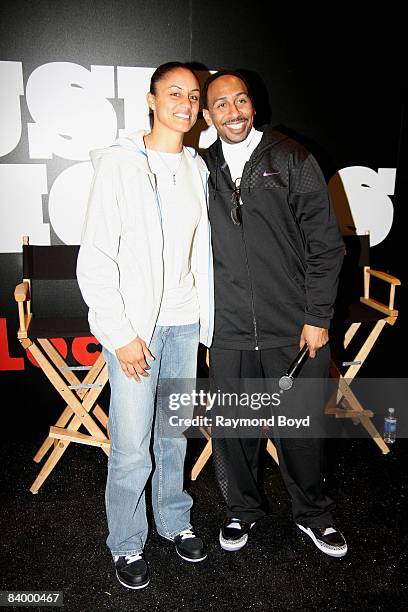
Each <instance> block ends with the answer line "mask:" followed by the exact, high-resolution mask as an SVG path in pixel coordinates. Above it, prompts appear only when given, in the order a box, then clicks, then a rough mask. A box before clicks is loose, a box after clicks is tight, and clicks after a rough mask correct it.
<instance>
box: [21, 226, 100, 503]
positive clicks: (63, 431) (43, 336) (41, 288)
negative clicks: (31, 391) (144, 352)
mask: <svg viewBox="0 0 408 612" xmlns="http://www.w3.org/2000/svg"><path fill="white" fill-rule="evenodd" d="M78 250H79V246H77V245H75V246H71V245H62V246H32V245H30V244H29V240H28V237H27V236H24V237H23V282H22V283H20V284H19V285H17V287H16V289H15V292H14V297H15V300H16V301H17V303H18V314H19V324H20V326H19V330H18V333H17V337H18V339H19V341H20V343H21V344H22V346H23V347H24V348H25V349H26V350H28V351H29V352H30V353H31V355H32V357H33V358H34V359H35V361H36V362H37V364H38V365H39V367H40V368H41V370H42V371H43V372H44V374H45V375H46V377H47V378H48V380H49V381H50V382H51V384H52V385H53V386H54V388H55V389H56V391H58V393H59V394H60V396H61V397H62V399H63V400H64V402H65V403H66V407H65V409H64V410H63V412H62V413H61V416H60V417H59V419H58V420H57V422H56V423H55V425H54V426H52V427H50V431H49V434H48V436H47V438H46V439H45V440H44V442H43V444H42V445H41V447H40V448H39V450H38V452H37V453H36V455H35V456H34V461H35V462H37V463H39V462H40V461H41V460H42V459H43V458H44V457H45V455H46V454H47V453H48V452H49V456H48V459H47V460H46V462H45V463H44V465H43V467H42V469H41V471H40V473H39V474H38V476H37V478H36V479H35V481H34V483H33V484H32V486H31V488H30V491H31V493H38V490H39V488H40V487H41V485H42V484H43V483H44V481H45V480H46V479H47V478H48V476H49V475H50V473H51V471H52V470H53V469H54V467H55V466H56V465H57V463H58V461H59V460H60V459H61V457H62V455H63V454H64V452H65V450H66V449H67V448H68V446H69V444H70V443H71V442H77V443H80V444H88V445H91V446H99V447H100V448H102V450H103V451H104V452H105V453H106V454H107V455H108V454H109V435H108V429H107V424H108V418H107V415H106V414H105V412H104V411H103V410H102V408H101V407H100V406H99V404H97V399H98V397H99V395H100V393H101V391H102V389H103V387H104V385H105V384H106V382H107V380H108V372H107V365H106V363H105V360H104V358H103V355H102V353H100V354H99V356H98V357H97V358H96V361H95V363H94V364H93V365H92V366H89V367H88V366H72V367H70V366H68V365H67V363H66V362H65V361H64V359H63V358H62V356H61V354H60V353H59V352H58V351H57V350H56V349H55V347H54V346H53V344H52V342H51V339H53V338H76V337H91V336H92V334H91V332H90V329H89V326H88V320H87V307H86V305H85V303H84V302H83V299H82V296H81V293H80V291H79V287H78V283H77V280H76V261H77V257H78ZM75 371H85V372H86V374H85V377H84V378H83V380H82V381H81V380H79V378H78V377H77V375H76V374H75ZM80 428H82V429H83V430H84V431H82V432H81V431H79V430H80Z"/></svg>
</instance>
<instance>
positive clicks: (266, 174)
mask: <svg viewBox="0 0 408 612" xmlns="http://www.w3.org/2000/svg"><path fill="white" fill-rule="evenodd" d="M273 174H279V170H276V171H275V172H268V170H265V171H264V173H263V176H272V175H273Z"/></svg>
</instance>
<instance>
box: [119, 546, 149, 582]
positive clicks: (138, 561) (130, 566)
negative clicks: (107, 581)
mask: <svg viewBox="0 0 408 612" xmlns="http://www.w3.org/2000/svg"><path fill="white" fill-rule="evenodd" d="M113 560H114V562H115V567H116V577H117V579H118V580H119V582H120V584H122V585H123V586H125V587H127V588H128V589H144V588H145V587H147V585H148V584H149V581H150V575H149V566H148V565H147V563H146V561H145V560H144V559H143V556H142V555H141V554H138V555H126V556H124V557H118V556H115V557H113Z"/></svg>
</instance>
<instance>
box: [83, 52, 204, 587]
mask: <svg viewBox="0 0 408 612" xmlns="http://www.w3.org/2000/svg"><path fill="white" fill-rule="evenodd" d="M199 94H200V92H199V84H198V81H197V78H196V77H195V75H194V73H193V72H191V70H190V69H189V68H187V67H186V66H185V65H184V64H181V63H178V62H171V63H167V64H163V65H162V66H160V67H159V68H158V69H157V70H156V71H155V72H154V74H153V76H152V79H151V85H150V92H149V93H148V94H147V102H148V105H149V108H150V111H151V114H152V117H153V126H152V129H151V131H150V132H146V133H145V132H143V131H140V132H137V133H135V134H134V135H132V136H130V137H127V138H121V139H118V140H117V141H116V142H115V144H114V145H112V146H111V147H109V148H108V149H104V150H102V151H96V152H93V153H92V161H93V163H94V166H95V175H94V180H93V185H92V189H91V195H90V200H89V205H88V211H87V216H86V220H85V226H84V231H83V236H82V242H81V248H80V252H79V257H78V267H77V273H78V282H79V286H80V288H81V291H82V294H83V297H84V299H85V301H86V303H87V304H88V306H89V322H90V327H91V330H92V333H93V334H94V335H95V336H96V338H98V340H99V341H100V342H101V344H102V345H103V352H104V355H105V358H106V360H107V362H108V370H109V381H110V386H111V402H110V409H109V431H110V437H111V447H110V456H109V462H108V478H107V484H106V510H107V518H108V527H109V536H108V539H107V544H108V547H109V548H110V550H111V553H112V556H113V559H114V562H115V566H116V574H117V577H118V580H119V581H120V582H121V584H123V585H124V586H126V587H129V588H133V589H139V588H143V587H145V586H147V584H148V582H149V569H148V565H147V563H146V561H145V559H144V557H143V548H144V544H145V541H146V537H147V532H148V524H147V519H146V510H145V487H146V482H147V480H148V478H149V477H150V475H151V473H152V461H151V455H150V450H149V446H150V440H151V434H152V430H154V431H153V452H154V471H153V475H152V506H153V513H154V519H155V524H156V528H157V531H158V533H159V535H160V536H162V537H164V538H166V539H167V540H171V541H172V542H174V545H175V548H176V551H177V553H178V554H179V555H180V556H181V557H182V558H183V559H185V560H186V561H191V562H198V561H202V560H203V559H205V558H206V551H205V546H204V543H203V541H202V540H201V538H199V537H198V536H197V535H196V534H195V532H194V530H193V528H192V525H191V523H190V509H191V506H192V499H191V497H190V496H189V495H188V494H187V493H186V492H185V491H184V490H183V468H184V459H185V451H186V439H185V437H184V436H183V435H182V431H183V429H184V427H183V426H182V420H181V418H180V419H179V422H180V425H179V426H177V427H176V428H173V431H172V428H171V426H170V424H171V423H174V419H170V418H169V417H170V416H174V415H176V416H179V417H183V418H185V417H189V416H191V414H192V406H191V407H183V408H182V410H183V413H182V414H180V413H179V415H177V413H170V410H169V397H168V396H169V392H170V386H169V385H168V384H167V385H166V381H168V380H169V379H172V385H171V392H172V393H174V392H177V393H182V392H191V391H192V390H193V388H194V380H195V376H196V362H197V348H198V342H199V341H200V342H202V343H203V344H205V345H206V346H209V345H210V344H211V339H212V329H213V315H214V306H213V277H212V256H211V240H210V229H209V223H208V215H207V204H206V182H207V170H206V167H205V164H204V162H203V161H202V160H201V158H200V157H199V156H198V155H197V153H196V152H195V151H194V150H191V149H189V148H186V147H183V137H184V134H185V133H187V132H188V131H189V130H190V129H191V128H192V126H193V125H194V124H195V122H196V119H197V114H198V110H199ZM174 397H176V396H175V395H173V396H172V398H173V399H174ZM176 424H177V419H176Z"/></svg>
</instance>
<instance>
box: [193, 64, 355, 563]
mask: <svg viewBox="0 0 408 612" xmlns="http://www.w3.org/2000/svg"><path fill="white" fill-rule="evenodd" d="M203 114H204V118H205V120H206V122H207V124H208V125H209V126H210V125H214V126H215V128H216V130H217V132H218V139H217V141H216V142H215V143H214V144H213V145H212V146H211V147H210V148H209V149H207V150H206V152H205V154H204V159H205V161H206V163H207V166H208V168H209V171H210V179H209V215H210V222H211V226H212V241H213V252H214V281H215V331H214V340H213V344H212V347H211V350H210V379H211V386H212V388H213V390H217V391H218V390H220V391H222V392H225V393H227V394H228V393H233V392H234V391H237V388H238V387H239V389H240V390H242V388H243V387H242V386H241V385H240V383H237V382H236V381H237V380H239V381H244V382H245V381H248V380H249V379H254V378H258V379H259V378H263V379H268V380H273V379H277V378H279V377H280V376H281V375H282V374H283V373H284V372H285V370H286V368H287V367H288V366H289V365H290V363H291V362H292V361H293V358H294V357H295V356H296V355H297V353H298V351H299V347H303V346H304V344H307V346H308V349H309V356H310V359H308V360H307V361H306V363H305V365H304V367H303V369H302V372H301V376H302V377H303V378H312V379H320V380H322V379H323V380H325V379H327V376H328V369H329V362H330V351H329V346H328V344H327V343H328V337H329V336H328V328H329V325H330V320H331V318H332V315H333V303H334V300H335V297H336V291H337V282H338V276H339V272H340V268H341V264H342V258H343V253H344V245H343V241H342V239H341V236H340V233H339V230H338V227H337V222H336V219H335V216H334V213H333V209H332V207H331V204H330V200H329V196H328V193H327V188H326V183H325V180H324V178H323V175H322V172H321V170H320V168H319V166H318V164H317V162H316V160H315V159H314V158H313V156H312V155H311V154H310V153H309V152H308V151H306V150H305V149H304V147H302V146H301V145H300V144H299V143H297V142H295V141H294V140H292V139H290V138H288V137H287V136H285V135H283V134H281V133H279V132H277V131H275V130H273V129H272V128H271V127H266V128H265V129H264V130H263V131H258V130H255V129H254V127H253V122H254V116H255V110H254V106H253V103H252V100H251V97H250V94H249V91H248V86H247V84H246V81H245V79H244V78H243V77H242V76H241V75H240V74H238V73H235V72H228V71H220V72H217V73H215V74H213V75H211V76H210V77H209V79H208V80H207V82H206V84H205V86H204V109H203ZM234 380H235V382H234ZM323 402H324V391H323V390H322V386H321V385H320V386H319V385H318V386H317V390H316V391H314V392H311V393H307V394H305V396H304V397H303V398H302V411H303V415H304V416H306V415H312V417H313V416H315V417H316V418H317V420H318V419H319V415H321V414H322V413H323ZM217 409H218V411H219V412H222V410H223V407H222V406H218V408H217ZM222 431H223V430H221V435H220V430H218V431H217V432H215V435H214V437H213V455H214V462H215V467H216V472H217V478H218V482H219V485H220V488H221V491H222V493H223V496H224V498H225V501H226V504H227V512H226V518H225V520H224V522H223V525H222V527H221V530H220V544H221V546H222V548H223V549H225V550H229V551H236V550H239V549H240V548H242V547H243V546H245V544H246V542H247V540H248V534H249V531H250V529H251V527H252V526H253V525H254V524H255V522H256V521H257V520H258V519H260V518H262V517H263V516H264V515H265V514H266V503H265V500H264V496H263V494H262V492H261V489H260V487H259V483H258V468H259V455H260V449H261V448H262V444H261V438H260V436H259V435H257V436H251V437H248V436H249V435H251V434H249V433H248V432H243V433H242V435H239V437H237V436H236V435H235V437H234V435H233V433H228V432H227V429H225V430H224V433H222ZM241 431H242V430H241ZM274 437H275V444H276V447H277V452H278V457H279V465H280V469H281V473H282V477H283V479H284V482H285V485H286V487H287V489H288V491H289V494H290V496H291V499H292V512H293V517H294V520H295V523H296V524H297V526H298V527H299V529H301V530H302V531H303V532H304V533H306V534H307V535H308V536H310V538H311V539H312V541H313V542H314V543H315V545H316V546H317V547H318V548H319V549H320V550H322V551H323V552H325V553H326V554H329V555H331V556H335V557H341V556H343V555H345V554H346V552H347V545H346V542H345V540H344V537H343V535H342V534H341V533H340V531H338V530H337V529H336V528H335V527H334V525H333V517H332V514H331V513H332V510H333V508H334V502H333V501H332V500H331V499H330V498H329V497H328V496H327V495H325V493H324V492H323V486H324V475H323V466H322V461H323V454H322V440H321V439H320V438H308V437H306V436H303V437H302V438H299V437H298V438H288V437H286V436H285V435H282V436H279V434H277V432H276V428H275V431H274Z"/></svg>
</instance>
